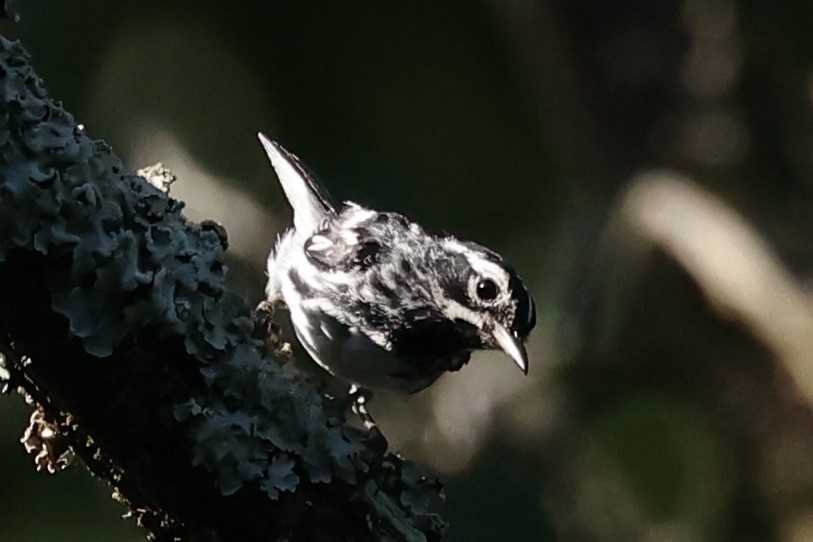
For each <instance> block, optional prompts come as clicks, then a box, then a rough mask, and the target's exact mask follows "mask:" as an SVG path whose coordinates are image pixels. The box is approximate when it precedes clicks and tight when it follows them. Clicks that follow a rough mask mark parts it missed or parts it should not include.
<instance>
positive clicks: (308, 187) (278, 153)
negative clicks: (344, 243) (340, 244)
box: [257, 132, 334, 236]
mask: <svg viewBox="0 0 813 542" xmlns="http://www.w3.org/2000/svg"><path fill="white" fill-rule="evenodd" d="M257 137H259V139H260V143H262V145H263V148H265V153H266V154H267V155H268V160H269V161H270V162H271V165H272V166H273V167H274V171H276V173H277V177H279V182H280V184H281V185H282V190H283V191H284V192H285V197H286V198H288V203H290V204H291V207H292V208H293V211H294V228H295V229H296V233H297V234H299V235H307V236H309V235H311V234H312V233H313V232H315V231H316V229H317V228H318V227H319V224H320V223H321V222H322V220H323V219H324V218H325V217H326V216H327V215H329V214H332V213H333V212H334V208H333V204H332V203H331V198H330V195H329V194H328V193H327V191H326V190H325V189H324V188H323V187H322V185H321V184H319V182H318V181H317V180H316V178H315V177H314V175H313V173H311V172H310V171H309V170H308V168H307V167H305V164H303V163H302V162H301V161H300V160H299V158H297V156H296V155H294V154H292V153H290V152H288V151H286V150H285V149H284V148H283V147H282V145H280V144H279V143H277V142H276V141H273V140H272V139H269V138H268V137H267V136H266V135H265V134H263V133H262V132H259V133H258V134H257Z"/></svg>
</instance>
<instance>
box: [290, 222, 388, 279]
mask: <svg viewBox="0 0 813 542" xmlns="http://www.w3.org/2000/svg"><path fill="white" fill-rule="evenodd" d="M356 209H357V212H358V213H369V211H367V210H366V209H361V208H359V207H356V208H350V209H348V208H347V207H346V208H345V209H344V210H343V211H342V213H341V214H340V215H339V216H337V217H335V218H333V219H331V220H327V221H325V222H323V223H322V227H321V228H320V229H319V230H317V231H316V233H314V234H313V235H312V236H311V237H309V238H308V239H307V240H306V241H305V255H306V256H307V257H308V259H309V260H310V262H311V263H312V264H314V265H316V266H318V267H321V268H322V269H325V270H334V271H349V270H351V269H358V270H364V269H367V268H369V267H370V266H372V265H373V264H374V263H376V261H378V258H379V256H380V255H381V252H382V250H383V247H382V244H381V242H380V241H379V238H378V236H377V235H375V234H374V233H373V232H371V231H370V230H369V229H368V228H367V227H365V226H364V225H362V224H353V223H352V221H348V220H347V216H348V211H349V212H350V213H352V212H354V211H355V210H356ZM373 214H375V213H373Z"/></svg>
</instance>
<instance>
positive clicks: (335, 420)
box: [0, 37, 444, 541]
mask: <svg viewBox="0 0 813 542" xmlns="http://www.w3.org/2000/svg"><path fill="white" fill-rule="evenodd" d="M182 207H183V204H182V203H180V202H177V201H175V200H173V199H171V198H169V197H168V195H167V194H165V193H164V192H162V191H161V190H159V189H158V188H156V187H154V186H152V185H151V184H149V183H148V182H146V181H145V180H144V179H143V178H141V177H139V176H137V175H133V174H131V173H129V172H128V170H127V169H126V168H125V167H124V166H123V165H122V163H121V161H120V160H119V159H118V158H117V157H116V156H115V155H114V154H113V153H112V151H111V149H110V148H109V147H108V146H107V145H106V144H104V143H103V142H101V141H96V140H92V139H90V138H89V137H88V136H87V134H86V133H85V132H84V130H83V128H82V127H81V126H77V124H76V122H75V121H74V118H73V117H72V116H71V115H70V114H69V113H67V112H66V111H65V110H64V109H63V108H62V107H61V105H59V104H57V103H55V102H54V101H52V100H51V99H49V98H48V96H47V94H46V92H45V90H44V88H43V85H42V82H41V80H40V79H39V78H38V77H37V76H36V74H35V73H34V71H33V69H32V68H31V67H30V66H29V64H28V59H27V55H26V53H25V52H24V50H23V49H22V47H21V46H20V45H19V44H18V43H12V42H10V41H8V40H6V39H4V38H2V37H0V346H2V353H3V358H4V364H5V370H2V369H3V368H2V367H0V375H4V374H5V376H7V377H8V378H7V386H6V387H7V389H9V390H19V391H20V392H21V393H23V394H24V395H26V396H27V397H28V399H29V400H30V401H31V402H32V404H33V405H34V406H35V413H34V415H33V416H32V421H31V426H30V427H29V429H28V430H27V432H26V435H25V438H24V441H25V444H26V446H27V448H28V449H29V450H30V451H31V452H32V453H34V454H36V456H37V464H38V465H39V466H40V467H42V468H48V469H50V470H58V469H59V468H61V467H62V466H64V465H65V464H66V463H67V462H68V461H69V459H70V456H71V454H76V455H78V456H79V457H80V458H81V459H82V461H83V462H84V463H85V464H86V465H87V466H88V468H89V469H90V470H91V471H92V472H93V474H95V475H96V476H99V477H102V478H104V479H106V480H107V481H108V483H109V484H110V485H111V486H112V487H113V488H114V489H115V492H116V494H117V495H118V496H120V498H121V499H122V500H123V501H124V502H126V503H127V505H128V506H129V508H130V510H131V511H132V513H133V515H134V516H135V517H136V518H137V520H138V521H139V523H140V524H141V525H143V526H144V527H145V528H146V530H147V532H148V535H149V537H151V538H153V539H156V540H173V539H180V540H206V541H230V540H235V541H236V540H241V541H254V540H405V541H406V540H409V541H412V540H438V539H439V538H440V537H441V534H442V531H443V528H444V525H443V522H442V521H441V520H440V518H439V516H438V515H437V514H436V513H435V512H434V511H433V510H434V507H435V506H436V505H437V501H438V500H439V498H440V496H441V494H440V484H439V483H438V482H437V481H436V480H432V479H429V478H427V477H426V476H424V475H423V474H422V473H421V472H420V470H419V469H418V468H417V467H416V466H415V465H414V464H413V463H411V462H408V461H404V460H402V459H400V458H399V457H397V456H395V455H393V454H390V453H388V452H387V451H386V448H387V445H386V440H385V439H384V438H383V436H381V435H380V434H379V433H377V432H375V431H374V432H363V431H361V430H359V429H356V428H354V427H351V426H349V425H347V424H346V423H345V419H344V406H343V404H339V403H338V402H336V401H330V400H328V399H326V398H324V397H323V396H321V395H320V394H318V393H317V392H316V391H314V390H313V389H311V388H310V387H309V386H308V385H307V383H305V382H304V381H303V379H301V378H300V377H298V376H297V374H296V373H295V372H293V371H292V370H290V369H288V368H287V367H284V366H283V364H282V362H281V360H280V359H276V358H278V357H279V356H275V354H274V352H272V351H271V349H270V348H268V346H267V344H266V341H265V340H264V338H263V337H261V336H260V335H261V334H260V333H258V331H259V330H258V325H257V324H256V323H255V320H254V318H253V316H252V313H251V310H250V308H249V306H248V304H247V303H246V302H245V301H244V300H243V299H242V298H240V297H239V296H237V295H236V294H234V293H232V292H230V291H228V290H227V289H226V288H225V287H224V278H225V275H226V266H225V265H224V263H223V253H224V251H225V250H226V247H227V241H226V234H225V232H224V231H223V229H222V228H221V227H220V226H219V225H217V224H215V223H213V222H203V223H201V224H193V223H190V222H188V221H187V220H186V219H185V218H184V217H183V215H182V214H181V210H182ZM258 337H259V338H258Z"/></svg>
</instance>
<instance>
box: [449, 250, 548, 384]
mask: <svg viewBox="0 0 813 542" xmlns="http://www.w3.org/2000/svg"><path fill="white" fill-rule="evenodd" d="M442 246H443V252H444V253H445V254H446V255H447V257H445V258H442V261H443V263H442V264H441V265H440V266H439V269H438V271H439V276H440V277H442V279H441V283H440V289H441V290H442V293H443V295H442V299H443V300H444V301H443V302H444V303H445V305H444V306H443V307H442V310H443V312H444V314H445V315H446V316H447V317H448V318H450V319H453V320H454V321H455V322H457V323H458V325H459V326H460V327H461V328H463V329H465V330H467V331H465V333H466V335H467V336H468V337H469V342H470V346H471V347H472V348H483V349H501V350H503V351H504V352H505V353H506V354H508V356H509V357H510V358H511V359H512V360H514V362H515V363H516V364H517V365H518V366H519V368H520V369H522V371H523V372H524V373H526V374H527V372H528V354H527V353H526V351H525V345H524V342H525V339H527V337H528V334H529V333H530V332H531V330H532V329H533V327H534V326H535V325H536V307H535V305H534V301H533V298H531V295H530V293H529V292H528V289H527V288H526V286H525V284H524V283H523V282H522V279H520V278H519V276H518V275H517V273H516V271H515V270H514V268H513V267H511V266H510V265H509V264H508V263H507V262H506V261H505V260H503V259H502V258H501V257H500V256H499V255H498V254H496V253H494V252H492V251H491V250H488V249H487V248H485V247H482V246H480V245H477V244H475V243H470V242H462V241H459V240H457V239H454V238H448V239H445V240H444V241H443V243H442Z"/></svg>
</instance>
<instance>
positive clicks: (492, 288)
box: [477, 279, 500, 301]
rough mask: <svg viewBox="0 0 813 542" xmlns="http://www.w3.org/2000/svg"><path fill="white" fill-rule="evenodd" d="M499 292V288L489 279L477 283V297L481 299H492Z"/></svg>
mask: <svg viewBox="0 0 813 542" xmlns="http://www.w3.org/2000/svg"><path fill="white" fill-rule="evenodd" d="M499 293H500V290H499V288H497V285H496V284H495V283H494V281H493V280H491V279H483V280H481V281H480V282H478V283H477V297H479V298H480V299H482V300H483V301H492V300H494V299H496V298H497V295H498V294H499Z"/></svg>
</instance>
